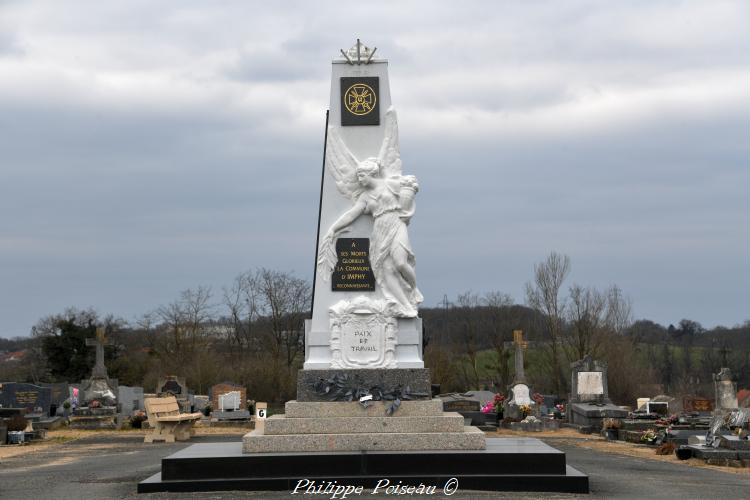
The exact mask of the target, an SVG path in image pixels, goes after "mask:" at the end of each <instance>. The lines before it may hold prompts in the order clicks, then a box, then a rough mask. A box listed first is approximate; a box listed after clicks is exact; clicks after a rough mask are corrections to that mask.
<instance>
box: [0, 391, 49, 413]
mask: <svg viewBox="0 0 750 500" xmlns="http://www.w3.org/2000/svg"><path fill="white" fill-rule="evenodd" d="M51 404H52V389H51V388H49V387H43V386H40V385H34V384H25V383H19V382H0V408H23V409H25V410H26V414H27V416H29V415H35V416H37V417H46V416H48V415H49V411H50V406H51Z"/></svg>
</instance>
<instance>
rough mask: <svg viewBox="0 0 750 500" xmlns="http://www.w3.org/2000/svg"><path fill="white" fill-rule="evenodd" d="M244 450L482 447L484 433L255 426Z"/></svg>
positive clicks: (471, 429) (244, 440) (465, 429)
mask: <svg viewBox="0 0 750 500" xmlns="http://www.w3.org/2000/svg"><path fill="white" fill-rule="evenodd" d="M242 443H243V445H242V449H243V451H244V452H245V453H298V452H330V451H360V450H367V451H410V450H482V449H484V448H485V437H484V433H483V432H482V431H480V430H479V429H477V428H476V427H463V429H462V430H461V431H460V432H381V433H367V432H366V433H363V434H283V435H268V434H261V433H260V431H259V430H258V429H256V430H254V431H252V432H249V433H247V434H245V436H244V437H243V438H242Z"/></svg>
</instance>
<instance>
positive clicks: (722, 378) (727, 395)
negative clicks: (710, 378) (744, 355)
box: [714, 367, 738, 410]
mask: <svg viewBox="0 0 750 500" xmlns="http://www.w3.org/2000/svg"><path fill="white" fill-rule="evenodd" d="M714 389H715V391H716V409H717V410H718V409H722V410H731V409H734V408H738V404H737V380H736V379H735V377H734V375H733V374H732V370H730V369H729V368H726V367H724V368H722V369H721V370H720V371H719V373H717V374H715V375H714Z"/></svg>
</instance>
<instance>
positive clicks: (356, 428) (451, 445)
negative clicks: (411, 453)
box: [242, 400, 485, 453]
mask: <svg viewBox="0 0 750 500" xmlns="http://www.w3.org/2000/svg"><path fill="white" fill-rule="evenodd" d="M387 405H388V402H383V401H377V402H374V403H373V404H371V406H369V407H364V406H362V405H361V404H360V403H358V402H318V401H314V402H299V401H290V402H288V403H287V405H286V410H287V413H285V414H284V415H274V416H272V417H270V418H268V419H267V420H266V421H265V425H263V426H259V427H258V428H256V429H255V430H254V431H252V432H250V433H248V434H246V435H245V436H244V437H243V439H242V441H243V450H244V452H245V453H284V452H322V451H359V450H370V451H374V450H380V451H388V450H390V451H407V450H481V449H484V447H485V439H484V433H483V432H482V431H480V430H479V429H477V428H476V427H469V426H464V418H463V417H462V416H461V415H460V414H459V413H444V412H443V410H442V403H441V402H440V401H439V400H434V401H433V400H418V401H404V402H402V403H401V405H400V406H399V408H398V410H396V411H395V412H394V413H393V415H391V416H386V408H387Z"/></svg>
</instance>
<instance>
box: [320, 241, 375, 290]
mask: <svg viewBox="0 0 750 500" xmlns="http://www.w3.org/2000/svg"><path fill="white" fill-rule="evenodd" d="M336 257H337V261H336V267H335V268H334V270H333V273H332V276H331V289H332V290H333V291H334V292H374V291H375V275H374V274H373V273H372V267H370V239H369V238H338V239H337V240H336Z"/></svg>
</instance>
